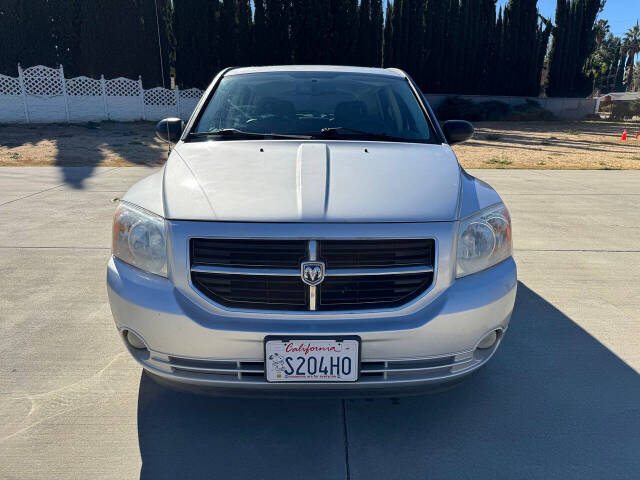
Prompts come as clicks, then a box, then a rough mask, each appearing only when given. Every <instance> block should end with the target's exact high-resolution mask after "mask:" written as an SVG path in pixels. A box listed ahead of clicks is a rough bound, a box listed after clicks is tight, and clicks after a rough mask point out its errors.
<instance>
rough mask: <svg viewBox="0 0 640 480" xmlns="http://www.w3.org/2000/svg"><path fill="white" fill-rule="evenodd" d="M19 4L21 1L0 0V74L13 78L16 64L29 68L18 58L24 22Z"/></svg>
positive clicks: (15, 73)
mask: <svg viewBox="0 0 640 480" xmlns="http://www.w3.org/2000/svg"><path fill="white" fill-rule="evenodd" d="M21 4H22V2H21V0H0V73H2V74H3V75H10V76H13V77H16V76H17V75H18V70H17V66H18V63H22V66H23V67H29V65H26V64H25V63H24V62H25V60H23V59H21V58H20V52H22V50H23V45H24V35H23V29H22V24H23V22H24V21H25V18H24V16H23V13H24V10H23V9H22V8H21Z"/></svg>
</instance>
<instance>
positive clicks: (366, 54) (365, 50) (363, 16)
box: [357, 0, 372, 66]
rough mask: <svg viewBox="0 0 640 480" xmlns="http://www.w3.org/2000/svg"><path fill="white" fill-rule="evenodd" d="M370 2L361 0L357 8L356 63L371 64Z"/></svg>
mask: <svg viewBox="0 0 640 480" xmlns="http://www.w3.org/2000/svg"><path fill="white" fill-rule="evenodd" d="M371 30H372V29H371V2H370V0H361V1H360V7H359V8H358V52H360V57H359V59H358V62H357V65H363V66H371V64H370V62H371V40H372V38H371Z"/></svg>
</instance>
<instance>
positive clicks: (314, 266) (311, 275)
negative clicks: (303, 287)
mask: <svg viewBox="0 0 640 480" xmlns="http://www.w3.org/2000/svg"><path fill="white" fill-rule="evenodd" d="M300 276H301V277H302V281H303V282H304V283H306V284H307V285H311V286H314V285H318V284H320V283H322V281H323V280H324V263H322V262H302V265H301V266H300Z"/></svg>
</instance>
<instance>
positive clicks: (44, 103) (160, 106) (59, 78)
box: [0, 65, 203, 123]
mask: <svg viewBox="0 0 640 480" xmlns="http://www.w3.org/2000/svg"><path fill="white" fill-rule="evenodd" d="M202 93H203V91H202V90H200V89H198V88H190V89H188V90H179V89H178V88H176V89H175V90H169V89H166V88H162V87H156V88H151V89H148V90H145V89H143V88H142V80H141V79H140V78H138V80H131V79H128V78H122V77H121V78H114V79H111V80H105V78H104V76H102V77H100V80H96V79H94V78H89V77H74V78H65V77H64V70H63V68H62V65H60V68H49V67H45V66H42V65H37V66H35V67H30V68H27V69H25V70H23V69H22V68H21V67H20V66H19V65H18V77H17V78H16V77H8V76H6V75H0V123H42V122H45V123H60V122H70V123H77V122H88V121H101V120H117V121H125V122H126V121H134V120H154V121H155V120H160V119H162V118H166V117H180V118H182V119H185V120H186V119H188V118H189V116H190V115H191V112H193V109H194V108H195V106H196V104H197V103H198V100H199V99H200V97H201V96H202Z"/></svg>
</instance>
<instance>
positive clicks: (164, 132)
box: [156, 118, 184, 143]
mask: <svg viewBox="0 0 640 480" xmlns="http://www.w3.org/2000/svg"><path fill="white" fill-rule="evenodd" d="M182 130H184V122H183V121H182V119H180V118H165V119H164V120H160V121H159V122H158V124H157V125H156V135H157V136H158V138H160V139H161V140H164V141H165V142H170V143H176V142H177V141H178V140H179V139H180V136H181V135H182Z"/></svg>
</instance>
